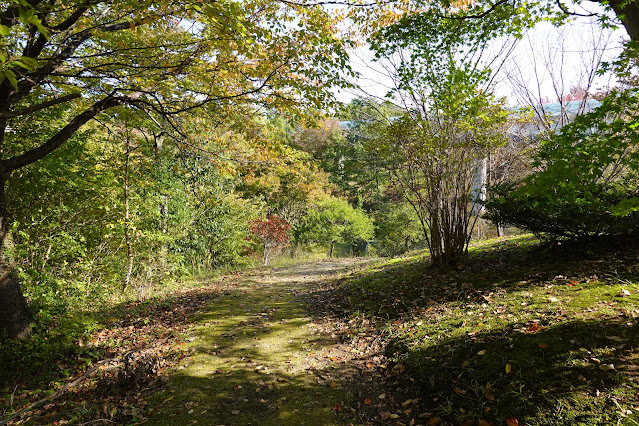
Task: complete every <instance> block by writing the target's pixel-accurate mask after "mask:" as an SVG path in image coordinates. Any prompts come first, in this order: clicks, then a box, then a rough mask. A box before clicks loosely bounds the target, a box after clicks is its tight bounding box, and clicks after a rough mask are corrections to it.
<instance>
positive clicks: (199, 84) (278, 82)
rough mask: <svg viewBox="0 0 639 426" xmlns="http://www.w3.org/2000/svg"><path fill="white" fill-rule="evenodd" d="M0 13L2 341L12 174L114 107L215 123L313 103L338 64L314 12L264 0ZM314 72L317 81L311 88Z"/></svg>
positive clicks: (329, 26) (9, 289)
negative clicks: (204, 110)
mask: <svg viewBox="0 0 639 426" xmlns="http://www.w3.org/2000/svg"><path fill="white" fill-rule="evenodd" d="M1 7H2V10H0V36H1V37H2V46H1V47H0V50H1V51H0V62H2V64H1V66H0V145H2V158H1V159H0V230H1V231H0V241H1V242H2V243H1V244H2V246H1V247H0V253H1V255H0V277H1V278H0V328H2V329H5V330H6V331H7V332H8V333H9V335H11V336H13V337H21V336H24V335H25V334H26V333H28V323H29V318H28V311H27V309H26V303H25V301H24V299H23V297H22V295H21V292H20V288H19V284H18V282H17V280H16V279H15V277H14V273H13V268H12V265H11V263H12V262H11V259H9V258H8V257H7V251H6V249H7V245H8V244H9V243H10V242H9V240H10V236H9V232H8V231H9V229H10V223H9V222H10V216H9V215H8V211H7V206H6V203H5V201H6V200H5V196H4V187H5V183H6V180H7V178H8V176H9V175H10V174H11V173H12V172H14V171H16V170H19V169H21V168H23V167H26V166H28V165H30V164H32V163H34V162H37V161H39V160H40V159H42V158H44V157H45V156H47V155H49V154H50V153H52V152H53V151H55V150H56V149H58V148H59V147H60V146H62V145H63V144H65V143H66V142H67V141H68V140H69V139H70V138H71V137H72V136H73V135H74V134H75V133H76V132H77V131H78V130H79V129H80V128H81V127H82V126H83V125H84V124H86V123H87V122H89V121H90V120H92V119H94V118H96V117H97V116H98V115H99V114H101V113H102V112H104V111H106V110H109V109H112V108H116V107H130V108H133V109H135V110H136V111H139V112H140V113H143V114H146V115H147V116H149V117H151V118H152V119H153V120H155V121H156V122H159V121H160V120H162V119H164V120H166V121H167V123H168V124H167V126H168V127H171V128H172V127H174V124H175V123H174V122H175V120H176V118H177V116H178V115H179V114H180V113H188V112H190V111H193V110H194V109H195V108H198V107H204V106H212V107H213V106H214V108H215V111H216V112H217V115H218V117H223V116H224V114H229V113H230V112H231V110H233V109H235V110H236V111H237V110H242V109H244V110H246V111H248V110H252V111H254V107H252V106H251V105H269V107H272V108H275V107H277V106H278V105H280V106H291V105H293V104H299V105H301V107H302V108H304V107H311V106H313V105H318V104H320V103H322V102H324V101H326V100H327V99H329V98H330V96H331V95H330V93H329V92H328V90H327V89H328V87H329V86H330V85H331V84H332V83H336V82H338V81H340V76H339V74H340V73H339V72H333V70H334V69H335V67H336V66H345V63H346V54H345V52H344V50H343V43H342V41H341V40H340V39H339V38H338V36H337V33H336V30H335V26H334V21H333V19H332V18H331V17H330V16H329V15H328V14H327V13H326V12H324V11H323V10H322V9H321V8H319V7H309V8H295V7H291V6H287V5H286V4H284V3H278V2H277V1H269V0H265V1H261V0H256V1H246V2H242V3H239V2H232V1H219V2H209V3H206V4H202V3H200V2H198V1H187V2H179V3H175V2H170V1H160V0H143V1H137V0H136V1H129V0H118V1H115V2H113V1H103V0H88V1H71V2H66V1H55V0H52V1H49V2H42V1H40V0H21V1H20V2H4V3H2V6H1ZM293 23H294V24H295V25H293ZM297 24H299V25H297ZM320 76H322V80H323V81H324V82H325V84H324V85H316V84H314V83H313V82H314V81H318V80H319V78H320ZM58 105H64V110H65V117H64V120H62V121H59V122H57V123H56V124H58V126H57V127H54V126H51V127H46V126H45V127H46V128H45V129H44V131H43V132H41V133H25V132H24V131H22V130H21V129H22V128H23V127H24V126H25V124H26V123H27V122H28V121H34V120H35V121H39V120H45V118H46V111H47V109H48V108H50V107H53V106H58ZM25 119H28V120H25ZM184 142H188V140H186V141H184Z"/></svg>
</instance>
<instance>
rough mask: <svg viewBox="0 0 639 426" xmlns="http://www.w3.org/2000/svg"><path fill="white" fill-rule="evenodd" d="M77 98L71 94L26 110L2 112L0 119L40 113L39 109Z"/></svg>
mask: <svg viewBox="0 0 639 426" xmlns="http://www.w3.org/2000/svg"><path fill="white" fill-rule="evenodd" d="M79 97H80V94H79V93H71V94H69V95H66V96H62V97H59V98H54V99H51V100H49V101H46V102H42V103H41V104H38V105H33V106H30V107H28V108H24V109H21V110H19V111H8V112H2V113H0V118H13V117H18V116H20V115H25V114H31V113H32V112H36V111H40V110H41V109H45V108H48V107H50V106H53V105H57V104H61V103H64V102H68V101H71V100H73V99H77V98H79Z"/></svg>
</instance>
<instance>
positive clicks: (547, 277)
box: [0, 236, 639, 426]
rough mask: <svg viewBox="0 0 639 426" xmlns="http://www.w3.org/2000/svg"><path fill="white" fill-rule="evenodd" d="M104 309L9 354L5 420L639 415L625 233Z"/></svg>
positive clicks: (442, 420)
mask: <svg viewBox="0 0 639 426" xmlns="http://www.w3.org/2000/svg"><path fill="white" fill-rule="evenodd" d="M93 318H95V319H94V323H93V324H94V325H93V326H92V327H93V328H92V329H91V330H88V331H87V332H85V334H83V335H82V337H81V338H76V340H73V341H72V342H71V341H70V340H69V339H71V337H69V338H67V339H66V340H64V341H63V343H64V345H61V344H60V341H59V340H56V339H57V338H56V336H58V335H64V333H63V330H62V329H58V328H55V327H54V328H52V329H51V330H48V332H47V333H46V334H43V335H42V336H40V337H41V338H40V339H32V340H30V341H28V342H22V343H20V345H22V346H20V347H16V348H15V350H11V351H5V353H4V355H5V356H4V358H3V365H5V366H7V367H6V368H5V370H3V371H2V377H3V379H4V383H2V387H1V389H2V396H1V400H0V401H1V402H2V403H3V405H4V409H3V411H2V414H3V415H4V418H5V419H10V421H9V424H11V425H13V424H137V423H145V424H150V425H189V424H198V425H348V424H355V425H374V424H384V425H411V426H414V425H426V426H435V425H440V426H446V425H454V426H458V425H459V426H490V425H493V426H497V425H508V426H513V425H529V426H531V425H539V426H541V425H566V426H568V425H583V426H597V425H628V426H630V425H639V326H638V322H639V242H637V241H634V240H631V239H617V240H614V241H601V240H600V241H597V242H590V243H583V242H582V243H571V244H563V245H554V246H549V245H547V244H544V243H542V242H540V241H539V240H537V239H535V238H533V237H530V236H523V237H516V238H509V239H501V240H493V241H484V242H481V243H478V244H474V245H473V246H472V248H471V251H470V255H469V262H468V264H467V265H466V266H465V267H464V268H456V269H445V268H440V269H437V268H434V267H432V266H431V265H430V264H429V262H428V257H427V253H425V252H417V253H413V254H411V255H409V256H405V257H402V258H397V259H392V260H378V261H373V260H362V259H343V260H325V261H320V262H314V263H308V264H304V265H297V266H287V267H284V268H272V269H262V270H253V271H247V272H243V273H239V274H232V275H229V276H223V277H216V278H214V279H210V280H203V281H202V282H201V283H199V284H198V287H197V288H195V289H183V290H176V291H175V292H173V293H169V294H166V295H163V296H161V297H158V298H156V299H150V300H147V301H144V302H136V303H126V304H122V305H118V306H114V307H110V306H105V307H102V308H101V309H99V310H98V312H97V313H95V315H94V316H93ZM36 337H37V336H36ZM56 342H57V343H56ZM4 348H8V349H11V348H10V347H9V346H4ZM26 349H29V351H27V350H26ZM12 354H14V355H15V356H14V355H12ZM44 355H46V357H45V358H42V359H47V360H51V359H57V361H55V362H43V361H39V362H36V361H37V360H38V359H40V358H38V357H42V356H44ZM89 373H90V374H89ZM65 385H70V386H69V388H68V389H64V391H63V392H60V393H56V394H54V393H52V392H53V391H54V390H58V389H63V386H65ZM46 395H50V396H51V397H50V398H49V399H47V400H46V401H45V402H43V403H40V404H35V405H33V406H32V405H31V404H33V403H34V402H37V401H38V400H39V399H40V398H42V397H43V396H46ZM16 413H18V414H19V415H18V414H16ZM12 416H15V417H12ZM0 424H1V422H0Z"/></svg>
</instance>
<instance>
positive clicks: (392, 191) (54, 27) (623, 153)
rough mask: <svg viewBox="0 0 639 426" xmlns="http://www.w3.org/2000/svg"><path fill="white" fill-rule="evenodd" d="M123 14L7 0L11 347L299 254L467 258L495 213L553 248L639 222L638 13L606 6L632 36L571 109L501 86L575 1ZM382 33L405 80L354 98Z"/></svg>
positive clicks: (6, 309)
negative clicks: (533, 41)
mask: <svg viewBox="0 0 639 426" xmlns="http://www.w3.org/2000/svg"><path fill="white" fill-rule="evenodd" d="M116 3H117V4H115V3H113V2H102V1H89V2H56V1H52V2H40V1H35V0H34V1H28V0H20V1H18V2H13V1H9V2H4V3H3V4H2V10H3V12H2V13H1V14H0V35H1V36H2V51H1V52H0V53H1V54H0V60H1V61H2V69H1V70H0V72H1V74H0V89H1V90H0V142H1V149H2V160H0V175H1V176H2V182H1V184H2V185H1V186H2V196H1V197H0V215H1V216H2V226H1V228H2V247H1V249H2V256H1V262H0V264H1V266H2V271H3V275H2V276H3V278H2V282H1V283H0V313H1V314H2V321H3V323H2V328H3V329H4V330H5V333H6V334H8V335H9V336H10V337H25V336H26V335H28V334H29V333H30V332H34V333H35V335H36V336H37V335H39V333H43V332H45V331H46V330H50V329H52V328H54V326H55V324H57V323H58V321H59V320H60V318H61V317H63V316H65V315H70V316H73V312H77V311H78V310H79V311H82V310H85V309H91V308H92V307H94V306H96V303H102V302H104V303H107V302H109V301H113V300H120V299H121V298H123V297H124V298H138V299H143V298H147V297H150V296H152V295H153V294H154V293H155V292H156V291H159V289H161V288H162V286H165V285H169V284H170V283H175V282H176V281H177V282H179V280H182V279H185V278H187V277H196V276H199V275H205V274H207V273H211V272H213V271H219V270H229V269H233V268H245V267H249V266H255V265H258V264H263V265H267V264H269V262H271V261H272V260H273V258H274V257H275V256H277V255H279V256H280V257H282V258H283V257H291V258H296V257H298V258H306V259H308V258H313V257H321V256H333V255H362V254H365V255H369V256H396V255H399V254H402V253H405V252H407V251H408V250H410V249H411V248H416V247H427V248H428V249H429V252H430V255H431V260H432V262H433V263H434V264H436V265H440V266H456V267H457V266H459V267H461V266H462V265H463V264H464V262H465V260H466V258H467V255H468V244H469V242H470V240H471V238H472V237H473V235H474V233H475V234H476V235H484V234H485V233H486V229H487V226H488V225H487V223H488V222H486V221H485V219H480V215H484V216H483V217H485V218H486V219H490V220H492V221H493V225H492V226H493V227H494V232H501V229H502V227H503V226H504V225H507V226H516V227H519V228H521V229H524V230H528V231H532V232H535V233H537V234H540V235H544V236H546V237H547V238H548V239H551V240H553V239H561V238H564V239H565V238H592V237H598V236H602V235H627V234H634V233H636V232H637V229H638V226H639V225H638V224H639V219H638V214H637V212H638V211H639V207H638V206H639V202H638V201H637V200H639V197H638V187H637V176H636V174H637V170H638V169H639V161H638V155H639V154H638V152H637V150H636V143H637V141H638V140H639V135H637V132H639V126H638V125H637V122H638V121H637V120H638V117H637V105H638V104H639V101H638V99H639V97H638V95H637V77H636V63H637V50H636V42H637V39H638V38H639V35H638V34H637V30H636V28H637V18H636V15H635V8H636V7H637V4H636V2H630V3H628V4H625V5H623V6H622V5H618V4H617V3H614V2H612V3H610V2H607V3H606V4H605V5H604V6H605V8H604V9H603V10H599V9H597V10H595V11H594V12H592V13H590V15H593V16H595V18H596V19H597V20H596V25H598V26H600V27H603V28H606V27H610V26H619V27H624V28H625V29H626V31H627V32H628V34H629V36H630V40H629V41H627V42H625V45H624V50H623V53H621V54H620V55H619V56H618V57H617V58H616V59H615V60H614V61H611V62H606V61H605V60H604V59H603V56H601V55H600V56H597V55H594V56H593V58H592V60H590V62H589V63H588V66H589V67H590V68H589V72H590V73H589V74H588V73H586V79H585V80H583V81H581V82H580V86H578V87H576V86H575V87H563V88H561V90H560V89H559V88H557V87H558V86H557V85H555V88H556V93H555V95H556V99H554V100H556V101H557V102H556V103H557V104H558V105H559V114H558V115H557V114H555V115H553V114H551V113H550V112H549V111H546V110H545V109H544V107H543V102H541V100H540V101H539V103H536V101H535V100H534V96H529V98H530V99H531V102H530V104H529V105H527V108H524V109H512V108H507V107H506V105H505V101H504V100H503V99H499V98H498V97H497V96H496V95H495V94H494V92H493V81H494V78H495V76H496V75H497V74H496V73H497V72H498V70H499V67H500V66H501V65H500V64H503V63H504V61H505V60H506V59H507V58H508V52H509V49H511V46H512V45H513V43H516V42H517V41H518V40H520V39H521V37H522V35H523V34H524V32H525V31H526V30H527V29H529V28H532V27H534V25H535V24H536V23H538V22H541V21H551V22H553V23H554V24H555V25H561V24H562V23H564V22H567V21H569V20H571V19H574V18H575V17H576V16H578V15H582V13H581V12H578V11H576V10H575V9H574V7H577V5H573V4H563V3H561V2H560V3H559V4H558V5H554V4H548V3H545V2H524V3H525V4H526V5H528V6H529V7H524V3H522V4H521V5H520V4H518V3H517V4H515V3H513V4H511V2H509V1H498V2H494V3H490V2H488V3H482V2H478V3H474V2H454V3H452V4H449V3H447V2H446V4H444V5H440V4H439V3H438V2H426V3H424V2H423V1H415V2H399V3H392V2H391V3H389V4H388V5H378V6H373V5H366V4H364V5H360V6H363V7H355V6H354V7H350V8H349V7H344V8H342V9H337V10H335V9H331V8H330V7H323V6H324V5H322V4H303V3H300V4H297V3H288V2H277V1H274V2H271V1H261V0H260V1H252V2H242V3H238V2H216V3H214V4H206V5H202V4H200V3H199V2H197V1H194V2H187V3H180V4H176V3H173V2H154V1H124V0H122V1H118V2H116ZM426 6H428V7H426ZM440 6H441V7H440ZM442 10H443V11H442ZM515 18H516V19H515ZM345 22H350V23H351V24H352V25H349V26H348V28H344V23H345ZM363 40H366V43H368V45H369V46H370V48H371V50H372V51H373V52H374V53H375V56H376V59H375V61H377V62H378V63H379V64H381V65H382V66H383V67H384V69H385V70H386V71H387V72H388V74H389V76H390V77H391V79H392V81H393V83H394V88H393V89H392V90H391V91H390V93H389V96H388V99H387V100H383V101H382V100H376V99H372V98H358V99H355V100H353V101H352V102H351V103H350V104H348V105H338V104H337V103H336V102H335V100H334V98H333V96H334V94H333V92H331V89H332V88H334V87H346V88H353V87H354V83H353V78H354V76H355V75H356V72H355V71H354V70H353V69H352V68H351V66H350V65H349V62H348V53H349V51H350V50H352V49H353V48H355V47H356V46H357V45H358V44H361V43H362V42H363ZM593 49H594V51H595V52H598V51H599V50H597V49H600V47H596V46H595V47H593ZM549 62H552V61H549ZM597 73H611V74H614V75H615V76H616V81H617V84H616V86H614V87H606V88H604V90H595V89H596V88H595V87H594V86H593V84H594V83H593V81H594V76H595V75H596V74H597ZM520 89H521V86H520ZM591 99H597V100H598V102H599V103H598V106H597V107H596V108H592V107H591V105H592V104H591V103H590V100H591ZM575 104H576V105H577V107H576V109H575ZM69 337H70V338H72V336H69ZM3 339H4V338H3ZM6 341H7V342H8V341H9V340H6Z"/></svg>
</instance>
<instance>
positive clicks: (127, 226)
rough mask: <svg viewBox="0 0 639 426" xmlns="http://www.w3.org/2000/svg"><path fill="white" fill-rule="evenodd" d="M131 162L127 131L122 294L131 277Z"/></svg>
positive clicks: (127, 286)
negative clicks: (124, 257)
mask: <svg viewBox="0 0 639 426" xmlns="http://www.w3.org/2000/svg"><path fill="white" fill-rule="evenodd" d="M130 160H131V141H130V138H129V130H128V129H127V135H126V156H125V158H124V241H125V243H126V255H127V263H126V275H125V277H124V284H123V286H122V292H123V293H124V292H125V291H126V290H127V289H128V288H129V285H130V284H131V275H132V273H133V241H131V211H130V208H129V167H130Z"/></svg>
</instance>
